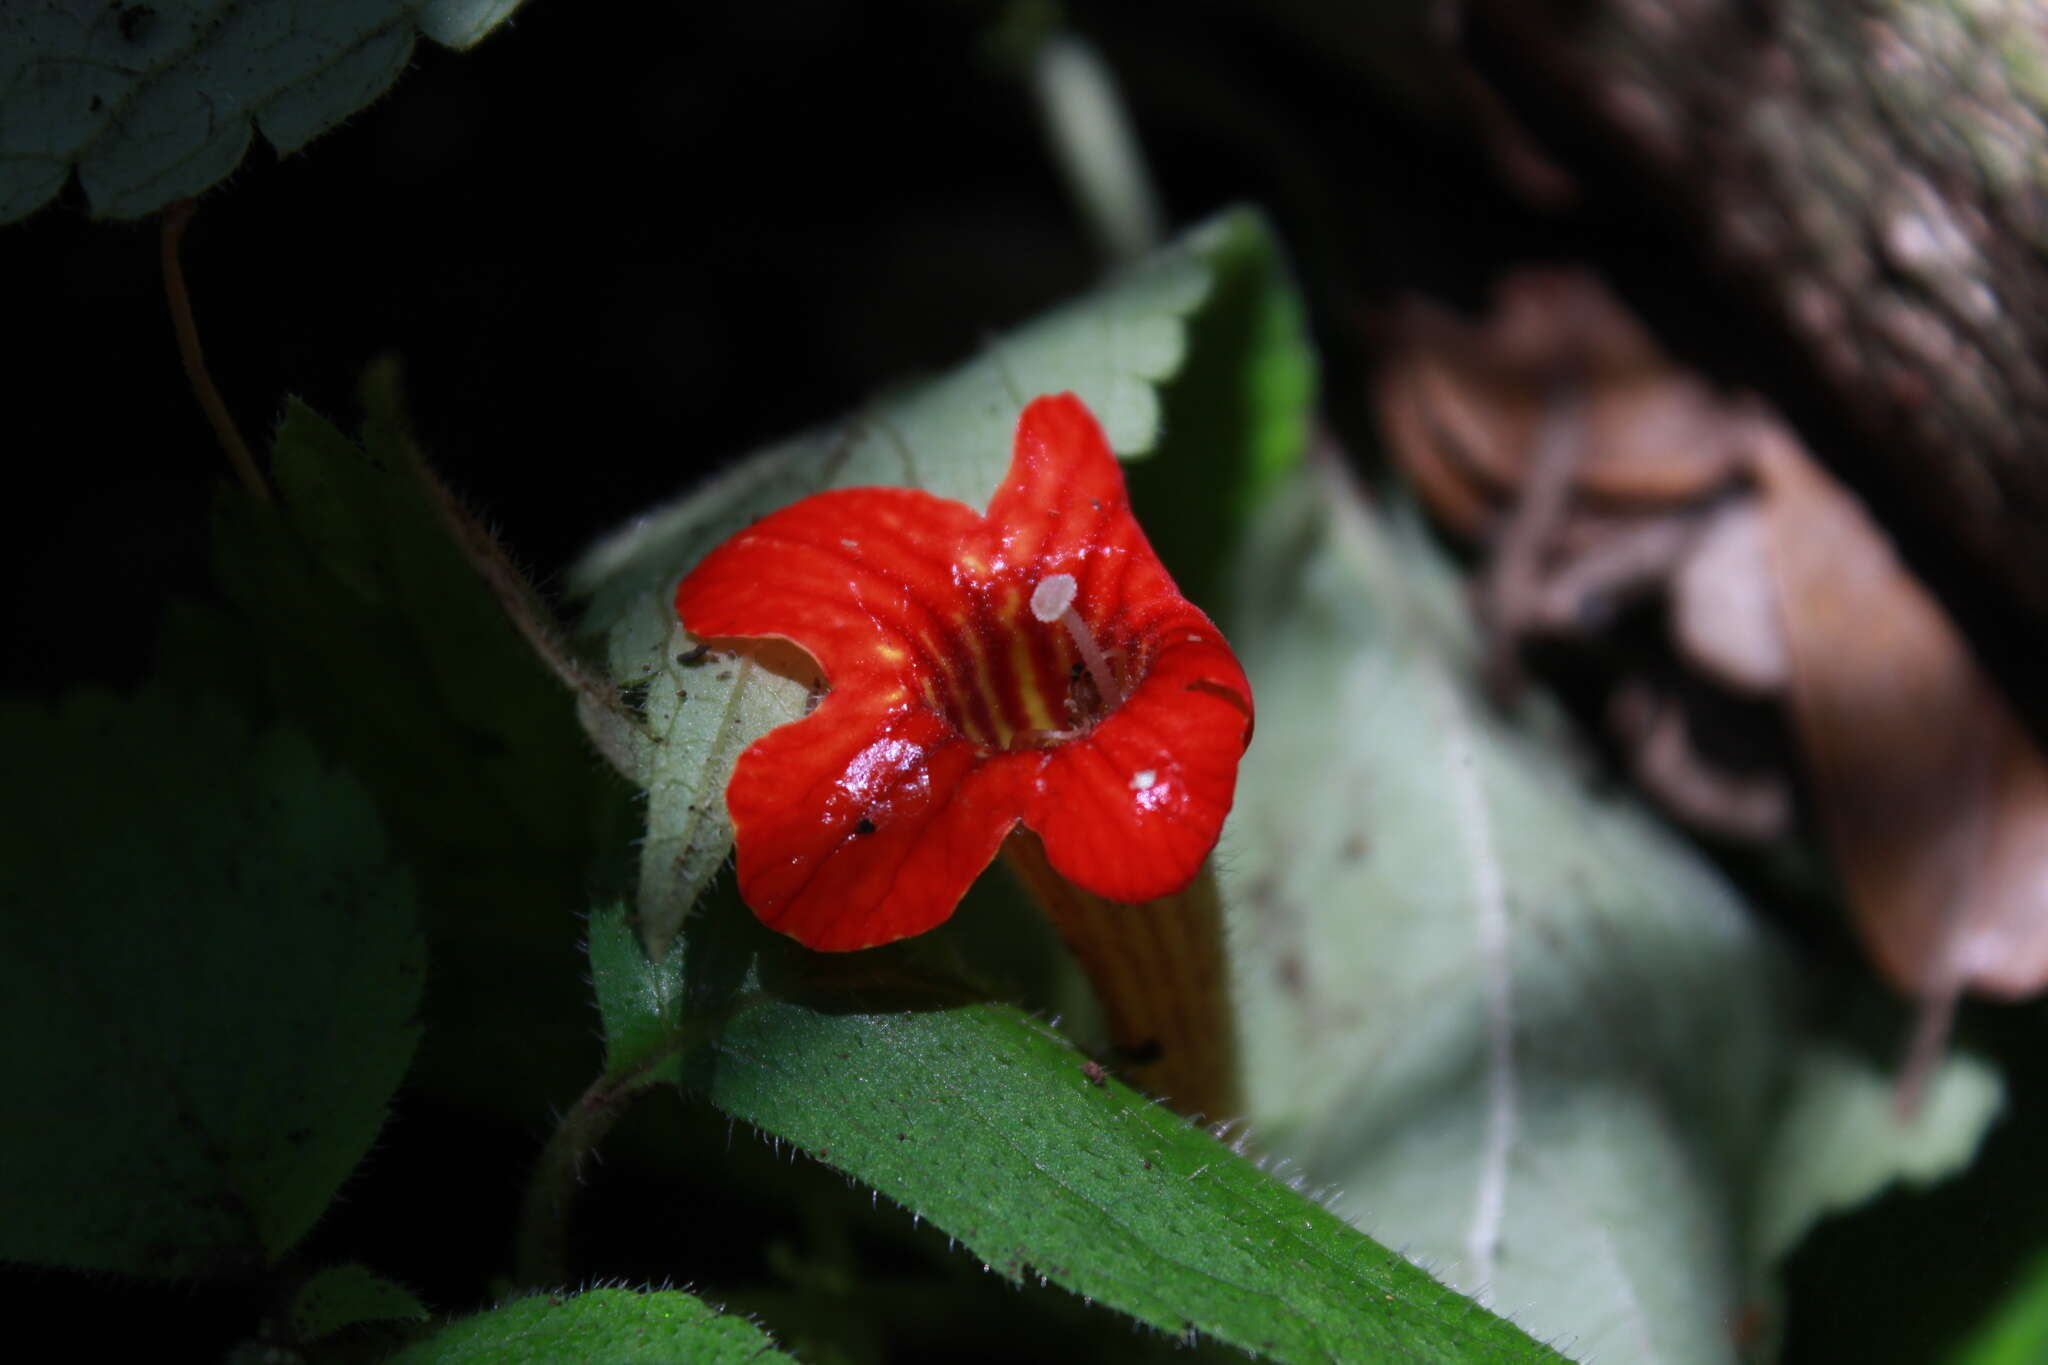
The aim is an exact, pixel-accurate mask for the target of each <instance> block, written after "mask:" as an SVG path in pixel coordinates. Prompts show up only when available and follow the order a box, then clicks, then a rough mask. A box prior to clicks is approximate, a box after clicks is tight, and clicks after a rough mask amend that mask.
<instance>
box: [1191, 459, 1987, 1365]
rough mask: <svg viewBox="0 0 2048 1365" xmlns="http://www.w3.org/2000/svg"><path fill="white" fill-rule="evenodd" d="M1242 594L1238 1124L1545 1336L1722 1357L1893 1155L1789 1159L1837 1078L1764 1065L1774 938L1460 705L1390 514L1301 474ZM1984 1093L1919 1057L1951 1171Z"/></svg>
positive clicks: (1448, 647) (1444, 651) (1647, 836)
mask: <svg viewBox="0 0 2048 1365" xmlns="http://www.w3.org/2000/svg"><path fill="white" fill-rule="evenodd" d="M1240 585H1241V586H1240V593H1241V597H1240V601H1239V603H1238V609H1237V612H1236V616H1235V620H1234V623H1232V624H1234V626H1235V631H1234V634H1233V638H1234V640H1235V641H1236V643H1237V646H1238V649H1239V651H1240V654H1241V656H1242V657H1243V659H1244V662H1245V664H1246V667H1247V669H1248V670H1249V672H1250V675H1251V678H1252V684H1253V687H1254V690H1255V692H1256V695H1257V697H1258V705H1259V722H1260V723H1259V733H1258V737H1257V741H1256V742H1255V743H1254V745H1253V746H1252V750H1251V752H1250V754H1249V755H1248V758H1247V761H1246V765H1245V769H1244V776H1243V779H1242V781H1241V784H1240V787H1239V793H1238V805H1237V811H1236V813H1235V815H1234V816H1233V820H1232V824H1231V826H1230V827H1229V828H1228V829H1227V830H1226V834H1225V842H1224V854H1225V856H1224V858H1223V860H1222V864H1221V865H1222V867H1223V870H1224V872H1225V875H1226V886H1227V889H1228V890H1229V892H1230V893H1231V896H1232V910H1233V913H1234V923H1233V939H1232V941H1233V944H1234V945H1235V947H1236V949H1237V952H1238V974H1237V981H1238V987H1239V999H1240V1003H1241V1007H1242V1009H1243V1011H1244V1015H1243V1017H1244V1021H1245V1030H1246V1035H1245V1036H1246V1047H1247V1056H1248V1067H1249V1074H1250V1076H1251V1079H1252V1094H1251V1103H1252V1109H1253V1115H1254V1118H1255V1121H1257V1122H1258V1123H1259V1125H1260V1131H1262V1132H1264V1133H1265V1134H1266V1135H1267V1138H1268V1140H1269V1141H1270V1142H1271V1144H1272V1145H1273V1147H1274V1149H1275V1150H1277V1151H1282V1152H1285V1153H1286V1154H1288V1155H1289V1156H1291V1157H1293V1158H1295V1159H1297V1160H1298V1161H1300V1163H1301V1165H1302V1167H1303V1169H1305V1170H1306V1171H1307V1172H1309V1174H1310V1176H1311V1178H1313V1179H1315V1180H1317V1181H1321V1182H1327V1183H1329V1184H1332V1185H1334V1186H1336V1187H1338V1188H1340V1189H1341V1190H1342V1191H1343V1196H1342V1198H1341V1199H1340V1201H1339V1202H1338V1204H1337V1205H1336V1207H1337V1208H1338V1209H1339V1210H1340V1211H1341V1212H1343V1213H1344V1214H1345V1215H1346V1216H1348V1217H1351V1218H1353V1219H1354V1220H1356V1221H1357V1222H1358V1224H1359V1225H1360V1226H1361V1227H1363V1228H1364V1229H1365V1230H1367V1231H1368V1232H1370V1233H1372V1234H1373V1235H1374V1236H1376V1237H1379V1238H1381V1239H1383V1240H1386V1241H1389V1242H1392V1243H1394V1244H1396V1245H1399V1246H1402V1247H1404V1248H1405V1249H1407V1250H1408V1251H1409V1253H1410V1254H1411V1255H1414V1256H1416V1257H1417V1258H1419V1259H1420V1260H1421V1261H1422V1263H1424V1264H1426V1265H1430V1266H1432V1267H1434V1268H1436V1269H1438V1271H1439V1273H1441V1274H1443V1275H1444V1276H1445V1277H1446V1278H1447V1279H1448V1280H1449V1282H1450V1283H1452V1284H1454V1285H1456V1286H1458V1287H1460V1288H1462V1289H1465V1290H1468V1291H1470V1292H1472V1293H1474V1294H1476V1295H1478V1296H1480V1298H1481V1299H1482V1301H1483V1302H1486V1303H1488V1304H1490V1305H1493V1306H1495V1307H1497V1308H1500V1309H1502V1310H1504V1311H1510V1312H1512V1313H1513V1314H1514V1315H1515V1317H1516V1319H1517V1320H1518V1321H1521V1322H1524V1323H1526V1324H1527V1325H1528V1326H1529V1328H1530V1329H1531V1330H1532V1331H1534V1332H1537V1333H1538V1334H1540V1335H1542V1336H1544V1337H1545V1338H1546V1339H1549V1340H1554V1341H1557V1342H1559V1343H1561V1344H1562V1345H1564V1346H1565V1347H1566V1349H1568V1350H1571V1351H1572V1352H1573V1353H1574V1354H1583V1355H1584V1356H1585V1357H1587V1358H1592V1359H1625V1360H1644V1361H1661V1362H1672V1363H1673V1365H1678V1363H1681V1362H1683V1363H1687V1365H1689V1363H1691V1362H1720V1361H1731V1360H1733V1359H1734V1357H1735V1352H1736V1343H1735V1341H1734V1339H1733V1337H1732V1335H1731V1333H1730V1331H1729V1326H1728V1324H1729V1322H1730V1321H1731V1320H1732V1318H1733V1316H1734V1315H1735V1314H1736V1312H1737V1310H1738V1308H1739V1307H1740V1305H1741V1304H1742V1303H1743V1302H1744V1301H1745V1295H1746V1294H1747V1293H1748V1292H1749V1290H1750V1288H1751V1287H1752V1286H1753V1285H1755V1284H1756V1283H1758V1282H1759V1281H1760V1280H1761V1278H1762V1277H1763V1275H1764V1272H1765V1271H1766V1270H1767V1269H1768V1267H1769V1262H1770V1260H1771V1259H1772V1258H1774V1257H1775V1256H1776V1255H1778V1254H1779V1253H1781V1252H1782V1250H1783V1249H1784V1243H1785V1241H1786V1239H1787V1237H1789V1236H1796V1235H1797V1234H1798V1232H1799V1231H1800V1230H1802V1229H1803V1228H1804V1227H1805V1226H1807V1225H1808V1224H1809V1223H1810V1222H1811V1221H1812V1219H1813V1217H1815V1216H1816V1215H1817V1212H1818V1210H1819V1209H1821V1208H1823V1207H1828V1206H1832V1205H1834V1204H1836V1203H1839V1202H1841V1201H1842V1200H1844V1199H1849V1198H1867V1197H1868V1196H1869V1195H1870V1194H1872V1193H1874V1192H1875V1190H1876V1189H1877V1188H1879V1187H1881V1186H1882V1185H1883V1184H1884V1183H1885V1182H1886V1181H1888V1180H1889V1179H1891V1178H1892V1177H1893V1176H1894V1175H1896V1174H1898V1173H1900V1172H1901V1171H1904V1170H1908V1169H1910V1168H1911V1167H1912V1165H1913V1163H1914V1162H1915V1161H1916V1160H1920V1159H1922V1155H1923V1153H1922V1150H1921V1149H1922V1147H1923V1144H1922V1143H1920V1142H1919V1141H1918V1140H1917V1139H1913V1138H1907V1137H1901V1136H1899V1135H1898V1134H1896V1133H1893V1132H1890V1131H1887V1130H1885V1129H1883V1128H1866V1129H1865V1130H1863V1133H1862V1136H1863V1137H1864V1139H1865V1141H1864V1144H1863V1145H1862V1147H1861V1149H1860V1151H1859V1157H1861V1158H1864V1159H1865V1160H1864V1161H1863V1164H1862V1167H1861V1169H1859V1170H1858V1171H1856V1172H1855V1173H1854V1174H1853V1178H1851V1176H1850V1174H1849V1173H1846V1172H1842V1171H1839V1170H1837V1171H1834V1172H1833V1173H1832V1174H1830V1173H1828V1172H1826V1171H1824V1170H1822V1169H1820V1168H1819V1167H1817V1166H1816V1165H1814V1164H1813V1161H1812V1160H1810V1159H1809V1158H1812V1157H1813V1156H1814V1154H1815V1148H1816V1146H1817V1145H1818V1139H1817V1137H1816V1135H1817V1134H1824V1133H1833V1132H1836V1131H1837V1126H1838V1125H1840V1124H1842V1123H1844V1122H1853V1121H1854V1117H1855V1115H1856V1114H1857V1113H1858V1112H1859V1111H1860V1110H1861V1109H1862V1106H1861V1100H1860V1096H1861V1095H1862V1092H1861V1091H1860V1090H1859V1089H1858V1087H1857V1086H1856V1085H1853V1084H1847V1083H1842V1082H1841V1077H1840V1076H1836V1077H1835V1078H1834V1079H1833V1080H1830V1078H1829V1074H1828V1073H1827V1071H1826V1068H1823V1069H1822V1070H1821V1071H1819V1072H1815V1071H1811V1070H1809V1069H1806V1068H1793V1067H1789V1066H1788V1064H1787V1063H1788V1061H1789V1060H1790V1059H1791V1058H1792V1057H1793V1056H1795V1055H1797V1052H1798V1050H1797V1049H1796V1048H1794V1047H1791V1046H1789V1045H1788V1041H1789V1040H1790V1039H1791V1037H1792V1035H1793V1034H1794V1031H1795V1029H1796V1028H1797V1027H1798V1012H1797V1009H1796V1005H1797V1003H1798V1000H1797V993H1796V985H1795V982H1794V980H1793V977H1792V974H1791V973H1790V972H1789V970H1788V967H1789V965H1790V964H1789V962H1788V960H1787V958H1786V957H1785V955H1784V953H1783V952H1782V950H1780V949H1779V948H1777V947H1776V946H1775V945H1774V944H1773V943H1772V942H1771V941H1770V940H1768V939H1767V938H1766V937H1765V936H1764V935H1763V934H1762V933H1761V932H1760V931H1759V930H1758V929H1757V928H1756V927H1755V925H1754V923H1753V920H1752V918H1751V917H1750V915H1749V914H1748V913H1747V912H1746V911H1745V909H1744V907H1742V906H1741V904H1740V903H1739V902H1738V900H1737V899H1736V897H1735V896H1734V895H1733V893H1732V892H1731V891H1730V890H1729V889H1728V887H1727V886H1726V885H1725V884H1724V883H1723V882H1722V881H1721V880H1720V878H1718V877H1717V876H1716V875H1715V874H1714V873H1713V872H1712V870H1711V869H1709V868H1708V867H1707V866H1706V865H1705V864H1704V862H1703V861H1702V860H1701V859H1700V858H1699V856H1698V855H1697V854H1696V853H1694V852H1693V851H1692V850H1691V849H1690V848H1689V847H1688V846H1686V845H1684V844H1682V843H1681V842H1679V841H1678V840H1677V839H1675V838H1674V837H1672V836H1671V835H1670V834H1668V833H1667V832H1665V831H1664V830H1663V829H1662V828H1661V827H1660V826H1659V825H1657V824H1656V823H1655V822H1654V821H1652V820H1650V819H1649V818H1647V817H1646V816H1644V815H1643V814H1641V813H1640V812H1638V811H1637V810H1636V809H1635V808H1634V807H1633V806H1631V805H1630V804H1629V803H1628V802H1626V801H1625V800H1623V799H1621V797H1620V796H1619V795H1618V794H1616V793H1611V792H1610V793H1604V794H1603V793H1602V792H1600V791H1599V790H1597V789H1596V788H1595V787H1594V786H1593V785H1592V784H1591V783H1589V782H1588V781H1587V779H1586V778H1585V776H1584V775H1583V774H1584V773H1585V771H1586V770H1587V768H1588V767H1589V766H1590V765H1589V764H1588V763H1587V762H1586V761H1585V760H1584V759H1582V758H1581V757H1579V756H1577V755H1575V754H1574V752H1573V751H1572V748H1571V745H1570V741H1569V738H1568V732H1567V731H1566V730H1565V729H1564V727H1563V726H1562V725H1561V723H1560V721H1559V718H1558V717H1557V715H1556V714H1555V713H1554V711H1553V710H1552V709H1551V708H1550V707H1549V706H1547V705H1546V704H1545V703H1544V702H1543V701H1542V700H1541V699H1533V700H1530V701H1528V702H1526V703H1524V705H1523V707H1522V710H1521V712H1520V713H1519V714H1518V715H1517V716H1515V717H1513V718H1502V717H1501V716H1500V715H1499V714H1498V713H1497V712H1496V711H1495V710H1494V709H1493V708H1492V707H1491V706H1490V705H1489V704H1488V703H1487V702H1486V701H1485V700H1484V699H1483V698H1482V696H1481V695H1480V692H1479V689H1478V688H1477V687H1476V686H1475V683H1474V680H1475V678H1476V677H1477V674H1478V669H1477V667H1476V664H1477V645H1476V641H1475V640H1474V638H1473V637H1472V634H1471V631H1470V627H1469V626H1468V624H1467V614H1466V612H1465V609H1464V604H1463V601H1462V598H1461V595H1460V593H1459V591H1458V589H1457V587H1456V584H1455V580H1454V579H1453V578H1452V577H1451V575H1450V574H1449V573H1448V571H1447V570H1446V569H1445V568H1444V567H1443V566H1442V564H1441V561H1440V560H1438V559H1437V558H1436V557H1435V556H1434V554H1433V552H1432V551H1431V550H1430V549H1429V548H1428V547H1427V545H1426V544H1425V543H1424V541H1423V540H1422V538H1421V536H1420V535H1419V534H1418V533H1416V532H1415V531H1414V528H1413V526H1412V524H1410V523H1396V524H1393V525H1392V526H1390V525H1389V524H1387V523H1384V522H1382V521H1380V520H1379V519H1377V518H1375V517H1373V516H1372V515H1370V514H1368V513H1367V512H1366V510H1365V509H1364V507H1363V505H1362V503H1361V502H1360V500H1359V498H1358V496H1357V494H1356V493H1355V491H1354V490H1352V489H1351V488H1350V487H1348V486H1347V485H1346V482H1345V480H1344V479H1343V477H1342V476H1341V474H1339V473H1337V472H1336V471H1334V470H1331V469H1316V470H1313V471H1310V472H1309V474H1308V475H1307V476H1306V477H1305V478H1303V479H1302V480H1301V481H1300V482H1299V483H1298V484H1297V485H1296V486H1295V487H1293V488H1292V489H1290V490H1289V492H1288V494H1287V495H1286V496H1284V497H1283V498H1282V499H1280V500H1278V502H1277V503H1276V505H1275V507H1274V508H1273V509H1272V513H1271V515H1270V516H1269V517H1268V518H1267V520H1266V521H1265V523H1264V524H1263V525H1262V526H1261V527H1260V528H1259V532H1258V534H1257V536H1256V537H1255V539H1254V542H1253V544H1252V546H1251V547H1250V549H1249V551H1248V553H1247V555H1246V557H1245V562H1244V564H1243V565H1242V569H1241V575H1240ZM1985 1096H1986V1090H1985V1083H1984V1081H1983V1078H1982V1077H1981V1075H1973V1073H1970V1072H1969V1071H1968V1069H1967V1068H1964V1069H1963V1070H1958V1069H1956V1068H1954V1067H1952V1068H1951V1069H1950V1071H1949V1072H1948V1073H1945V1076H1944V1081H1943V1090H1942V1094H1941V1095H1940V1096H1938V1097H1937V1103H1938V1108H1939V1112H1940V1114H1941V1118H1940V1120H1939V1124H1938V1126H1939V1128H1940V1131H1941V1133H1942V1137H1941V1138H1940V1140H1939V1141H1938V1142H1937V1143H1935V1144H1934V1146H1935V1147H1938V1148H1940V1149H1941V1151H1942V1153H1943V1159H1944V1160H1947V1161H1949V1162H1950V1163H1951V1164H1953V1160H1954V1159H1955V1157H1956V1156H1957V1155H1958V1154H1959V1153H1961V1152H1963V1151H1967V1150H1968V1148H1969V1146H1971V1145H1973V1144H1974V1142H1975V1140H1976V1136H1977V1135H1978V1134H1980V1133H1981V1131H1982V1128H1983V1125H1984V1123H1985V1122H1986V1121H1988V1118H1989V1115H1990V1113H1991V1112H1992V1111H1993V1109H1995V1104H1993V1103H1989V1102H1987V1100H1986V1098H1985ZM1865 1117H1868V1115H1867V1111H1866V1112H1865ZM1787 1125H1789V1126H1787ZM1802 1133H1803V1134H1804V1135H1803V1136H1802ZM1928 1150H1932V1148H1930V1149H1928ZM1839 1154H1840V1152H1839V1150H1838V1151H1837V1155H1839ZM1770 1181H1777V1182H1779V1183H1777V1184H1775V1185H1773V1184H1770V1183H1768V1182H1770ZM1831 1181H1832V1182H1836V1183H1833V1184H1831V1183H1830V1182H1831ZM1831 1191H1833V1192H1832V1193H1831ZM1752 1219H1755V1220H1757V1224H1756V1225H1755V1226H1753V1225H1752Z"/></svg>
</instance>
